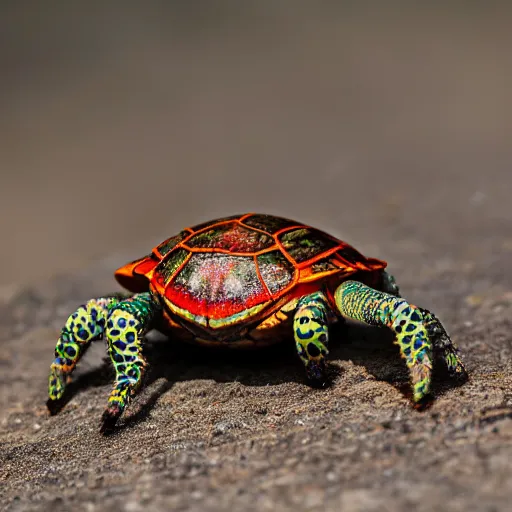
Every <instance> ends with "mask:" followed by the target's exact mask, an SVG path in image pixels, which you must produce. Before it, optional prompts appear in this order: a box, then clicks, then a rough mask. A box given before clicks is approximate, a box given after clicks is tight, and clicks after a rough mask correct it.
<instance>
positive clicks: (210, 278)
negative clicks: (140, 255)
mask: <svg viewBox="0 0 512 512" xmlns="http://www.w3.org/2000/svg"><path fill="white" fill-rule="evenodd" d="M166 297H167V299H169V300H170V301H171V302H172V303H173V304H175V305H176V306H178V307H179V308H182V309H186V310H189V311H193V312H194V313H195V314H199V315H201V316H207V317H211V318H222V317H224V316H230V315H231V314H233V313H234V312H238V311H242V310H244V309H246V308H250V307H252V306H254V305H257V304H260V303H262V302H265V301H268V300H269V299H270V296H269V294H268V292H267V291H266V289H265V288H264V286H263V284H262V283H261V281H260V278H259V276H258V272H257V270H256V264H255V261H254V259H253V258H252V257H240V256H230V255H226V254H219V253H209V252H207V253H195V254H192V256H191V258H190V259H189V261H188V262H187V264H186V265H185V266H184V267H183V269H182V270H181V271H180V272H178V274H177V275H176V278H175V279H174V280H173V282H172V284H171V285H170V286H168V287H167V289H166Z"/></svg>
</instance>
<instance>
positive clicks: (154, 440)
mask: <svg viewBox="0 0 512 512" xmlns="http://www.w3.org/2000/svg"><path fill="white" fill-rule="evenodd" d="M508 183H509V184H510V182H508ZM418 231H419V232H418V234H417V238H416V239H417V240H421V239H422V238H424V236H423V232H422V231H421V230H418ZM497 235H498V236H499V233H497ZM489 242H490V240H488V243H485V244H482V246H481V248H482V247H483V249H482V254H481V256H482V257H481V259H480V261H475V260H474V261H473V264H471V261H470V260H468V259H467V254H466V255H464V254H459V256H458V257H457V256H456V255H455V254H454V255H452V256H451V257H450V259H449V260H448V259H445V260H436V258H433V261H418V259H417V258H416V259H415V258H413V257H412V256H410V254H409V255H408V254H407V252H406V253H401V260H402V261H403V262H405V261H406V260H408V259H411V263H410V264H407V265H406V268H405V271H404V272H403V273H404V279H403V280H404V281H405V282H404V283H403V288H404V292H406V293H407V291H408V290H409V291H411V294H413V295H414V297H415V298H418V300H417V302H418V301H419V298H420V297H422V298H423V301H422V303H423V304H428V305H429V306H430V305H431V304H434V303H435V305H436V307H435V310H436V311H437V312H438V313H439V315H440V316H441V317H442V318H444V319H445V320H446V323H447V325H448V326H449V328H450V330H451V332H452V333H453V337H454V338H455V339H456V340H457V341H458V342H459V344H460V348H461V349H462V351H463V353H464V355H465V359H466V362H467V366H468V369H469V371H470V374H471V379H470V381H469V382H468V383H466V384H464V385H462V386H453V385H451V383H450V382H449V381H447V380H446V378H445V376H443V375H442V374H439V375H438V378H437V383H436V386H435V394H436V401H435V403H434V404H433V405H432V407H431V408H429V409H427V410H426V411H423V412H419V411H416V410H414V409H412V408H411V406H410V404H409V402H408V399H407V397H406V395H407V375H406V373H405V371H404V368H403V365H402V363H401V361H400V359H399V357H398V355H397V352H396V350H395V347H394V346H393V345H392V343H391V340H389V338H388V337H386V336H384V337H383V336H382V333H381V332H380V331H378V330H377V331H376V330H373V329H367V328H364V327H360V326H357V325H353V326H349V327H348V329H335V330H334V332H333V336H332V337H333V340H334V341H333V344H334V345H335V348H334V349H333V355H332V363H331V374H332V379H333V384H332V386H331V387H330V388H328V389H323V390H315V389H310V388H309V387H307V386H306V385H305V384H304V383H303V381H302V377H303V373H302V368H301V367H300V364H298V362H297V361H296V359H295V358H294V357H293V349H292V348H291V347H287V346H284V347H281V348H278V349H273V350H267V351H264V352H261V353H258V355H257V356H256V354H251V355H244V354H240V355H223V354H216V353H215V354H212V353H209V352H204V351H201V352H199V353H198V352H196V351H195V350H193V349H185V348H182V347H178V346H174V345H172V344H170V343H168V342H166V340H162V339H161V338H159V337H158V336H156V337H154V339H153V341H152V344H151V345H150V347H149V350H148V353H149V360H150V362H151V363H152V370H151V374H150V377H149V384H148V387H147V388H146V389H145V391H144V393H142V394H141V396H140V397H139V398H138V399H137V400H136V402H135V403H134V404H133V406H132V407H131V409H130V410H129V413H128V414H127V415H126V416H125V418H124V420H123V421H122V422H121V425H120V427H119V429H118V430H117V431H116V432H115V433H114V434H113V435H111V436H109V437H103V436H101V435H99V434H98V420H99V417H100V415H101V412H102V408H103V406H104V403H105V399H106V396H107V393H108V390H109V387H110V381H111V379H112V373H111V371H110V369H109V367H108V364H104V362H103V355H104V348H103V346H102V344H101V343H97V344H96V345H95V346H94V349H93V350H92V351H91V352H89V353H88V354H87V357H86V359H85V360H84V363H83V364H82V365H81V368H80V371H79V373H78V376H77V378H76V379H75V381H74V384H73V388H72V390H73V392H72V397H71V399H70V401H69V402H68V403H67V405H66V406H65V408H64V410H63V411H62V412H61V413H60V414H59V415H56V416H53V417H49V416H48V414H47V411H46V409H45V405H44V404H45V398H46V397H45V392H46V372H47V370H48V364H49V363H50V361H51V357H52V349H53V345H54V343H55V339H56V336H57V334H58V329H59V327H60V324H61V323H62V322H63V320H64V318H65V316H66V314H67V312H69V311H70V310H71V309H72V308H73V307H74V306H75V305H76V304H78V303H79V302H81V300H83V299H85V298H87V297H89V296H94V295H98V294H100V293H102V292H103V291H105V290H107V289H111V286H112V284H111V280H110V276H109V271H110V269H111V268H112V267H113V266H115V261H116V260H117V258H111V259H109V260H105V261H102V262H98V263H97V264H96V266H94V267H92V268H90V269H88V270H86V271H83V272H81V273H78V274H75V275H73V276H70V275H68V276H60V277H59V278H56V279H54V280H51V281H49V282H44V283H41V284H40V285H38V286H33V287H30V288H26V289H21V290H18V291H11V293H10V296H8V295H7V294H5V296H4V297H3V299H4V300H3V305H2V310H1V318H2V338H3V339H2V358H1V360H0V364H1V369H2V374H1V380H2V388H1V389H2V392H1V395H0V408H1V410H2V422H1V424H0V439H1V448H0V457H1V461H0V467H1V469H0V478H1V479H2V491H1V492H2V505H3V506H4V507H5V509H6V510H9V511H17V510H34V509H42V510H46V509H47V510H68V509H70V508H73V509H74V510H104V509H106V508H109V509H111V510H133V511H135V510H162V509H163V507H164V506H165V507H172V508H173V509H174V510H234V509H237V510H241V509H245V510H323V509H325V507H326V508H327V509H329V510H340V509H341V510H358V511H359V510H360V511H363V510H364V511H368V510H410V509H411V508H415V509H416V510H465V511H467V510H478V511H482V510H488V511H491V510H493V511H494V510H507V507H508V503H509V498H510V489H511V488H512V462H511V461H512V393H511V389H512V387H511V385H512V382H511V380H512V379H511V372H510V359H511V356H512V353H511V351H512V338H511V336H510V330H511V327H512V322H511V320H510V313H511V311H512V291H511V289H510V288H509V287H507V284H509V283H510V282H511V270H510V268H509V266H508V257H509V254H510V253H509V252H506V251H503V252H502V254H501V255H499V254H496V253H494V254H491V252H489V249H490V248H491V247H492V244H491V243H489ZM390 245H391V244H390ZM390 250H391V248H390ZM430 251H432V249H430ZM391 252H396V253H397V255H396V256H397V258H398V259H400V255H399V254H398V250H397V249H395V250H394V251H392V250H391ZM410 252H411V250H409V253H410ZM434 252H435V249H434ZM413 260H414V265H413V264H412V261H413ZM439 261H441V263H439ZM413 267H414V268H413Z"/></svg>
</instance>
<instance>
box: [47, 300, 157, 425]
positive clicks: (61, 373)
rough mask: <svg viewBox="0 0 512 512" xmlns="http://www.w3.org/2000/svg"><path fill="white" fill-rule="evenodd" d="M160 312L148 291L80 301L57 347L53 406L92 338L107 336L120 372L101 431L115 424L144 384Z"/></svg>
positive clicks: (52, 373) (52, 381)
mask: <svg viewBox="0 0 512 512" xmlns="http://www.w3.org/2000/svg"><path fill="white" fill-rule="evenodd" d="M160 312H161V306H160V304H159V302H158V301H156V300H154V298H153V296H152V295H151V293H149V292H148V293H139V294H136V295H132V296H126V295H121V294H116V295H112V296H108V297H101V298H98V299H93V300H90V301H89V302H87V303H86V304H84V305H82V306H80V307H79V308H78V309H77V310H76V311H75V312H74V313H73V314H72V315H71V316H70V317H69V318H68V320H67V322H66V324H65V326H64V328H63V329H62V331H61V334H60V337H59V340H58V342H57V346H56V348H55V360H54V361H53V363H52V365H51V368H50V377H49V387H48V393H49V400H48V408H49V409H50V411H52V410H55V409H57V408H58V402H59V400H60V399H61V398H62V396H63V394H64V391H65V389H66V385H67V383H68V381H69V378H70V375H71V373H72V372H73V370H74V369H75V366H76V365H77V363H78V361H79V360H80V358H81V357H82V356H83V354H84V353H85V351H86V350H87V348H88V347H89V346H90V343H91V342H93V341H96V340H100V339H103V338H104V337H106V339H107V344H108V353H109V356H110V359H111V360H112V363H113V365H114V368H115V371H116V378H115V382H114V387H113V389H112V392H111V393H110V397H109V399H108V405H107V408H106V409H105V412H104V414H103V417H102V426H101V431H102V432H104V431H107V430H109V429H111V428H112V427H113V426H114V424H115V423H116V421H117V419H118V418H119V416H121V414H122V413H123V411H124V409H125V408H126V406H127V405H128V404H129V403H130V401H131V399H132V397H133V396H134V395H135V393H136V392H137V390H138V389H139V388H140V386H141V384H142V378H143V376H144V372H145V369H146V367H147V363H146V360H145V359H144V357H143V355H142V348H143V343H144V339H145V334H146V333H147V332H148V331H149V330H150V329H152V328H153V326H154V325H153V324H154V321H155V320H156V317H157V316H158V313H160Z"/></svg>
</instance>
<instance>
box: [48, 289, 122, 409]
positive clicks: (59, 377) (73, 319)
mask: <svg viewBox="0 0 512 512" xmlns="http://www.w3.org/2000/svg"><path fill="white" fill-rule="evenodd" d="M123 298H124V296H123V295H121V294H114V295H110V296H107V297H99V298H97V299H92V300H90V301H88V302H87V303H85V304H83V305H81V306H80V307H79V308H78V309H77V310H76V311H75V312H74V313H73V314H72V315H71V316H70V317H69V318H68V319H67V321H66V323H65V325H64V327H63V328H62V331H61V333H60V336H59V339H58V341H57V345H56V347H55V360H54V361H53V363H52V365H51V367H50V377H49V379H48V380H49V382H48V395H49V399H48V402H47V406H48V409H49V410H50V412H52V413H55V412H57V411H58V410H59V400H60V399H61V398H62V396H63V394H64V391H65V389H66V385H67V383H68V380H69V378H70V375H71V373H72V372H73V370H74V369H75V367H76V365H77V363H78V361H79V360H80V358H81V357H82V356H83V355H84V353H85V351H86V350H87V348H88V347H89V346H90V344H91V342H92V341H96V340H100V339H102V338H103V333H104V330H105V322H106V319H107V316H108V311H109V308H111V307H112V306H114V305H115V304H116V303H118V302H119V301H120V300H122V299H123Z"/></svg>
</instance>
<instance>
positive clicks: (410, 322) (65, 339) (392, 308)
mask: <svg viewBox="0 0 512 512" xmlns="http://www.w3.org/2000/svg"><path fill="white" fill-rule="evenodd" d="M385 267H386V263H385V262H384V261H381V260H377V259H374V258H366V257H365V256H363V255H362V254H360V253H359V252H358V251H357V250H355V249H354V248H353V247H351V246H350V245H348V244H347V243H345V242H343V241H341V240H338V239H336V238H334V237H332V236H330V235H328V234H326V233H324V232H322V231H319V230H317V229H314V228H311V227H308V226H305V225H303V224H301V223H300V222H296V221H293V220H289V219H283V218H280V217H274V216H272V215H262V214H253V213H249V214H245V215H235V216H232V217H227V218H224V219H218V220H213V221H211V222H207V223H204V224H201V225H198V226H195V227H193V228H186V229H184V230H183V231H181V233H179V234H177V235H176V236H173V237H171V238H169V239H167V240H165V241H164V242H162V243H161V244H160V245H158V246H157V247H155V248H154V249H153V250H152V252H151V254H149V255H148V256H144V257H143V258H140V259H137V260H135V261H133V262H132V263H128V264H127V265H125V266H123V267H121V268H120V269H119V270H117V272H116V273H115V276H116V278H117V280H118V282H119V283H120V284H121V285H122V286H124V287H125V288H127V289H128V290H129V291H130V292H132V294H131V295H121V294H113V295H107V296H105V297H100V298H97V299H92V300H90V301H89V302H87V303H86V304H84V305H82V306H80V307H79V308H78V309H77V310H76V311H75V312H74V313H73V314H72V315H71V316H70V317H69V319H68V320H67V322H66V324H65V326H64V327H63V329H62V332H61V334H60V337H59V340H58V342H57V346H56V349H55V360H54V362H53V363H52V365H51V371H50V378H49V396H50V399H49V401H48V407H49V408H50V410H52V409H55V405H56V403H57V401H58V400H59V399H60V398H61V397H62V395H63V393H64V390H65V387H66V383H67V382H68V377H69V375H70V374H71V373H72V372H73V370H74V368H75V366H76V364H77V363H78V361H79V359H80V357H81V356H82V355H83V354H84V352H85V351H86V349H87V347H88V346H89V345H90V343H91V342H92V341H95V340H99V339H102V338H103V337H105V338H106V340H107V343H108V353H109V355H110V358H111V360H112V363H113V364H114V367H115V371H116V378H115V382H114V387H113V389H112V392H111V393H110V398H109V400H108V406H107V408H106V410H105V412H104V414H103V418H102V426H101V431H103V432H104V431H107V430H110V429H111V428H113V426H114V425H115V423H116V421H117V420H118V418H119V416H121V414H122V413H123V411H124V410H125V408H126V406H127V405H128V404H129V402H130V400H131V399H132V398H133V396H134V395H135V394H136V393H137V391H138V390H139V389H140V387H141V384H142V378H143V375H144V373H145V372H146V370H147V363H146V360H145V358H144V356H143V345H144V339H145V334H146V333H147V332H148V331H149V330H150V329H158V330H160V331H163V332H165V333H167V334H168V335H169V338H170V340H174V339H178V338H179V339H183V340H187V341H192V342H197V343H202V344H214V345H223V346H230V347H231V346H248V347H259V346H263V345H266V344H269V343H274V342H277V341H281V340H286V339H291V333H292V332H293V336H294V338H295V346H296V348H297V353H298V355H299V358H300V359H301V361H302V363H303V364H304V366H305V369H306V374H307V377H308V378H309V379H310V381H312V382H313V383H319V382H322V381H323V380H324V379H325V368H326V366H325V358H326V357H327V355H328V353H329V342H328V340H329V332H328V326H329V324H330V323H331V322H333V321H336V320H337V319H340V318H343V317H345V318H350V319H354V320H359V321H362V322H365V323H366V324H370V325H376V326H383V327H387V328H388V329H391V330H392V331H393V332H394V334H395V342H396V344H397V345H398V346H399V348H400V353H401V355H402V357H403V358H404V359H405V362H406V364H407V367H408V369H409V371H410V375H411V384H412V390H413V400H414V401H415V402H420V401H422V400H423V399H424V398H425V397H426V396H427V395H428V393H429V391H430V387H431V375H432V364H433V361H434V359H439V360H442V361H443V362H444V364H445V365H446V367H447V369H448V371H449V372H450V374H452V375H458V376H465V375H466V373H465V369H464V366H463V364H462V362H461V360H460V359H459V356H458V350H457V348H456V346H455V345H454V344H453V343H452V341H451V340H450V337H449V336H448V334H447V333H446V330H445V329H444V327H443V326H442V324H441V322H440V321H439V320H438V319H437V318H436V317H435V315H434V314H433V313H431V312H430V311H427V310H426V309H423V308H420V307H417V306H414V305H412V304H410V303H409V302H407V301H406V300H405V299H403V298H401V297H400V295H399V292H398V287H397V286H396V284H395V280H394V279H393V277H392V276H391V275H390V274H388V273H387V272H386V271H385V270H384V269H385Z"/></svg>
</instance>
